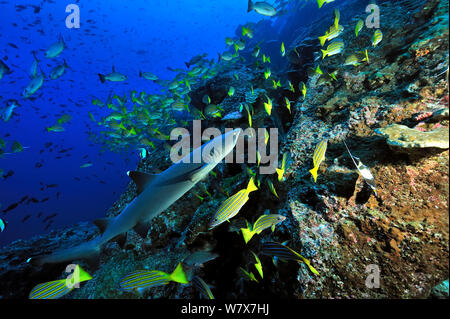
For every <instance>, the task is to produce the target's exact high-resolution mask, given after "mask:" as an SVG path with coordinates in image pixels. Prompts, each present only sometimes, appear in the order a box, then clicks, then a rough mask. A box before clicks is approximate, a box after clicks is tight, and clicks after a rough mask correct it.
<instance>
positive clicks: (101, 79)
mask: <svg viewBox="0 0 450 319" xmlns="http://www.w3.org/2000/svg"><path fill="white" fill-rule="evenodd" d="M98 77H99V78H100V82H102V83H105V81H106V79H105V76H104V75H103V74H100V73H99V74H98Z"/></svg>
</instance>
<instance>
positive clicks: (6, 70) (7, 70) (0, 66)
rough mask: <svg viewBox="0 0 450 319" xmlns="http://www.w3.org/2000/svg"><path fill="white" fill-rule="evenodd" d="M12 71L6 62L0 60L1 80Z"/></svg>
mask: <svg viewBox="0 0 450 319" xmlns="http://www.w3.org/2000/svg"><path fill="white" fill-rule="evenodd" d="M11 73H12V71H11V69H10V68H9V67H8V66H7V65H6V63H5V62H3V61H2V60H0V80H1V79H2V78H3V76H4V75H5V74H11Z"/></svg>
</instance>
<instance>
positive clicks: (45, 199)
mask: <svg viewBox="0 0 450 319" xmlns="http://www.w3.org/2000/svg"><path fill="white" fill-rule="evenodd" d="M49 199H50V197H45V198H44V199H41V203H45V202H46V201H48V200H49Z"/></svg>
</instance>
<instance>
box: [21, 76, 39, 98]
mask: <svg viewBox="0 0 450 319" xmlns="http://www.w3.org/2000/svg"><path fill="white" fill-rule="evenodd" d="M42 84H44V74H43V73H42V70H41V74H39V75H38V76H36V77H34V78H32V79H31V81H30V82H29V83H28V85H27V86H26V87H25V89H24V90H23V92H22V96H23V98H24V99H27V98H29V97H30V96H32V95H33V94H34V93H36V91H37V90H39V89H40V88H41V86H42Z"/></svg>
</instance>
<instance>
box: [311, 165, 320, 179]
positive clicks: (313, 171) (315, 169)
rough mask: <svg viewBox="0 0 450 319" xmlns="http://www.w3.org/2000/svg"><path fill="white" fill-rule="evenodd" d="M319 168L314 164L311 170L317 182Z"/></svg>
mask: <svg viewBox="0 0 450 319" xmlns="http://www.w3.org/2000/svg"><path fill="white" fill-rule="evenodd" d="M318 169H319V167H317V166H314V168H313V169H311V170H309V172H310V173H311V175H312V176H313V178H314V182H317V170H318Z"/></svg>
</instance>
